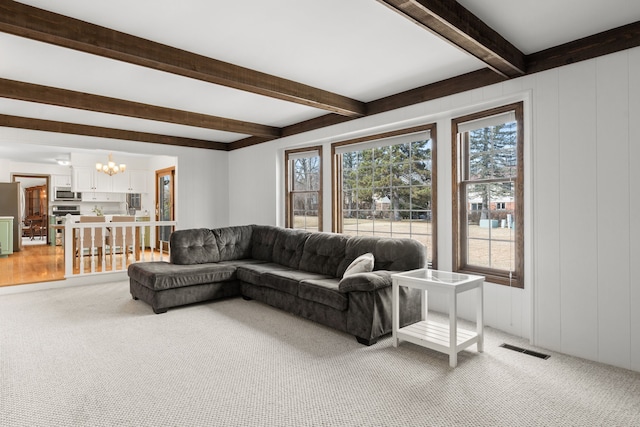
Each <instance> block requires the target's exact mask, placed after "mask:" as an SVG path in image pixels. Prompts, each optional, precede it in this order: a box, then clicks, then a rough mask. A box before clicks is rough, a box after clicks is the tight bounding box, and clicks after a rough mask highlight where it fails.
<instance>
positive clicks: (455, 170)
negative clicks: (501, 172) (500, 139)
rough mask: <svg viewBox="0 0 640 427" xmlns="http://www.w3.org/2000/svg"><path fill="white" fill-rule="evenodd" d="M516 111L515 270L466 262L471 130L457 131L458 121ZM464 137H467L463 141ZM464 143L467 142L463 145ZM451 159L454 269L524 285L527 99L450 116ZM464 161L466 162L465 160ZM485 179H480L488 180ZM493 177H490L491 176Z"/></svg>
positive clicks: (519, 285) (501, 283)
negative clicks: (468, 162)
mask: <svg viewBox="0 0 640 427" xmlns="http://www.w3.org/2000/svg"><path fill="white" fill-rule="evenodd" d="M511 111H513V112H514V113H515V119H516V120H515V121H516V124H517V130H516V139H517V140H516V161H517V167H516V178H515V180H514V183H515V189H514V216H515V221H514V224H515V230H514V246H515V248H514V269H513V271H512V272H510V271H506V270H500V269H495V268H487V267H482V266H475V265H469V264H468V263H467V257H466V251H465V250H463V249H464V248H465V245H466V243H465V242H466V239H467V228H466V227H463V225H464V224H465V222H466V219H467V216H466V206H467V203H468V200H467V198H466V195H465V192H464V189H465V188H466V185H468V182H473V181H466V182H463V181H464V180H463V179H462V177H463V174H464V173H465V171H466V168H467V167H468V164H466V161H465V159H466V158H468V136H469V133H468V132H464V133H458V125H459V124H462V123H465V122H470V121H473V120H478V119H482V118H485V117H490V116H494V115H497V114H501V113H507V112H511ZM463 140H464V141H463ZM463 143H464V145H463ZM451 149H452V154H451V163H452V173H451V176H452V181H453V182H452V222H453V224H452V226H453V239H452V240H453V271H455V272H460V273H468V274H478V275H482V276H485V277H486V279H487V281H488V282H491V283H497V284H500V285H507V286H512V287H516V288H522V289H524V178H525V165H524V103H523V102H517V103H514V104H509V105H504V106H501V107H496V108H492V109H489V110H484V111H479V112H476V113H473V114H469V115H466V116H462V117H457V118H454V119H452V120H451ZM463 161H465V164H463V163H462V162H463ZM486 181H487V180H485V181H480V182H482V183H486ZM489 181H490V180H489Z"/></svg>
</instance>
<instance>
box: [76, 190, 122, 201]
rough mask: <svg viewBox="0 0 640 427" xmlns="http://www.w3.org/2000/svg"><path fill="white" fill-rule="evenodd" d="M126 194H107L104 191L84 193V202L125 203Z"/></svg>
mask: <svg viewBox="0 0 640 427" xmlns="http://www.w3.org/2000/svg"><path fill="white" fill-rule="evenodd" d="M124 198H125V196H124V194H122V193H105V192H102V191H89V192H87V191H83V192H82V201H83V202H124Z"/></svg>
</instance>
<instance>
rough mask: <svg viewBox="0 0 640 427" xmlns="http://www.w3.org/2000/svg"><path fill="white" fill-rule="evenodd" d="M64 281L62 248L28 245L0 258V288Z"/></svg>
mask: <svg viewBox="0 0 640 427" xmlns="http://www.w3.org/2000/svg"><path fill="white" fill-rule="evenodd" d="M54 280H64V249H63V247H62V246H50V245H47V244H42V245H28V246H23V247H22V250H21V251H19V252H14V253H13V254H12V255H9V256H8V257H6V258H0V286H12V285H22V284H25V283H38V282H49V281H54Z"/></svg>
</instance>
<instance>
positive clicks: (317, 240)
mask: <svg viewBox="0 0 640 427" xmlns="http://www.w3.org/2000/svg"><path fill="white" fill-rule="evenodd" d="M348 239H349V238H348V237H347V236H345V235H343V234H330V233H311V234H310V235H309V237H308V238H307V241H306V242H305V244H304V249H303V252H302V258H301V259H300V265H299V267H298V268H299V269H300V270H304V271H310V272H312V273H320V274H326V275H328V276H331V277H341V276H342V273H344V269H343V270H342V271H341V272H340V274H339V275H338V267H340V265H341V262H342V261H343V260H344V253H345V247H346V245H347V240H348ZM351 261H353V260H351ZM347 265H349V264H347ZM345 268H346V266H345Z"/></svg>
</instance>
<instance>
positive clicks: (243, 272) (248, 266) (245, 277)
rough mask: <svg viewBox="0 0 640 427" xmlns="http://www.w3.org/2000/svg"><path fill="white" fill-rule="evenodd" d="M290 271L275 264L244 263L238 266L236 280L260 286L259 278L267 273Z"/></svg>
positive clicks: (261, 262) (262, 262)
mask: <svg viewBox="0 0 640 427" xmlns="http://www.w3.org/2000/svg"><path fill="white" fill-rule="evenodd" d="M281 270H291V268H289V267H285V266H284V265H280V264H276V263H275V262H264V261H260V262H258V263H255V264H252V263H245V264H242V265H239V266H238V279H240V280H241V281H243V282H246V283H251V284H252V285H260V277H261V276H262V275H263V274H264V273H266V272H267V271H281Z"/></svg>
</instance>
